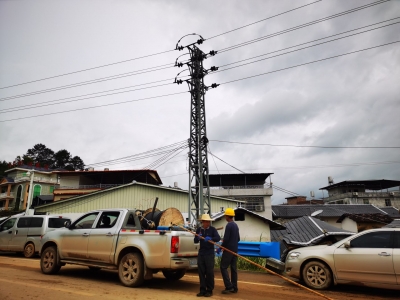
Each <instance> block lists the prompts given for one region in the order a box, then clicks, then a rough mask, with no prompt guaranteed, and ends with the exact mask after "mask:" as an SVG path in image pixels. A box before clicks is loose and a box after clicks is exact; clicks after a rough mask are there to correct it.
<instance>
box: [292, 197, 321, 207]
mask: <svg viewBox="0 0 400 300" xmlns="http://www.w3.org/2000/svg"><path fill="white" fill-rule="evenodd" d="M285 199H286V203H287V204H288V205H301V204H324V201H323V200H317V199H312V200H307V197H306V196H291V197H286V198H285Z"/></svg>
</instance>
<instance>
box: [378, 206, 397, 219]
mask: <svg viewBox="0 0 400 300" xmlns="http://www.w3.org/2000/svg"><path fill="white" fill-rule="evenodd" d="M380 209H381V210H383V211H384V212H385V213H387V214H388V215H389V216H391V217H392V218H399V219H400V212H399V210H398V209H397V208H396V207H393V206H387V207H380Z"/></svg>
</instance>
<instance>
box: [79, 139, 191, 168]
mask: <svg viewBox="0 0 400 300" xmlns="http://www.w3.org/2000/svg"><path fill="white" fill-rule="evenodd" d="M185 144H187V140H183V141H180V142H176V143H173V144H170V145H167V146H163V147H159V148H156V149H152V150H148V151H145V152H141V153H137V154H133V155H129V156H125V157H120V158H116V159H111V160H106V161H102V162H97V163H92V164H87V165H85V166H86V167H96V166H100V165H109V164H113V163H115V162H117V163H120V162H121V163H125V162H128V161H133V160H138V159H143V158H148V155H152V156H154V155H161V154H164V153H165V150H166V149H169V148H172V147H176V146H182V145H185ZM159 151H161V152H159ZM168 151H170V150H168Z"/></svg>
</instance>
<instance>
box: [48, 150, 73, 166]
mask: <svg viewBox="0 0 400 300" xmlns="http://www.w3.org/2000/svg"><path fill="white" fill-rule="evenodd" d="M53 157H54V163H53V165H52V168H53V169H67V170H69V163H70V160H71V154H70V153H69V152H68V151H67V150H65V149H63V150H60V151H57V152H56V153H55V154H54V156H53Z"/></svg>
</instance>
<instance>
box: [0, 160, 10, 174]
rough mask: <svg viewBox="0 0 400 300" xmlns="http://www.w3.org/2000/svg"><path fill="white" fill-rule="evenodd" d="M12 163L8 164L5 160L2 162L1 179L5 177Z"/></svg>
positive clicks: (0, 163) (0, 168) (0, 164)
mask: <svg viewBox="0 0 400 300" xmlns="http://www.w3.org/2000/svg"><path fill="white" fill-rule="evenodd" d="M9 167H10V163H8V162H6V161H5V160H3V161H0V178H2V177H5V176H6V173H5V171H6V170H7V169H9Z"/></svg>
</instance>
